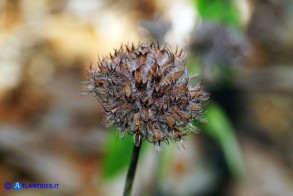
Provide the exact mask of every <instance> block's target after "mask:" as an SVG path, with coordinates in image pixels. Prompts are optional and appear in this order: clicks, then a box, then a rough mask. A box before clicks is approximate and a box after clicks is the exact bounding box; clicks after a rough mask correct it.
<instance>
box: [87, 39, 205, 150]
mask: <svg viewBox="0 0 293 196" xmlns="http://www.w3.org/2000/svg"><path fill="white" fill-rule="evenodd" d="M88 73H89V78H88V81H87V82H86V85H87V91H88V92H89V93H91V94H93V95H94V96H95V97H96V98H97V99H98V100H99V102H100V103H101V105H102V107H103V108H104V110H105V111H106V115H107V119H106V125H107V126H110V125H114V126H116V127H118V128H119V129H120V132H119V133H120V134H121V135H122V137H123V136H124V135H125V133H127V132H128V133H131V134H133V135H134V142H135V144H136V145H139V144H140V142H141V140H148V141H149V142H151V143H154V144H156V143H157V144H160V143H161V142H162V141H166V142H169V140H170V141H173V142H176V141H180V140H181V138H182V137H183V136H184V135H186V134H188V133H190V132H192V131H196V130H197V128H196V127H194V126H193V125H192V124H191V121H192V120H194V119H196V120H199V121H201V120H202V118H201V114H202V110H203V106H204V104H205V103H206V101H207V100H208V95H207V93H205V92H203V91H202V90H201V88H200V85H199V84H197V85H196V86H194V87H189V86H188V81H189V80H190V78H189V76H188V74H187V70H186V63H185V54H183V52H182V50H181V51H180V52H177V50H176V52H175V53H172V52H171V51H170V49H168V48H167V47H166V45H165V47H163V48H161V47H160V45H159V44H158V43H156V44H155V43H153V42H152V43H146V44H138V46H134V45H132V46H121V48H120V49H119V50H115V52H114V54H110V55H109V57H105V58H104V59H103V60H100V61H99V62H98V67H97V69H96V68H92V67H90V69H89V71H88ZM186 127H189V129H186Z"/></svg>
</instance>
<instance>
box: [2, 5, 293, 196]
mask: <svg viewBox="0 0 293 196" xmlns="http://www.w3.org/2000/svg"><path fill="white" fill-rule="evenodd" d="M150 40H158V41H159V42H160V43H164V42H167V43H169V44H170V46H171V47H172V48H173V49H174V50H175V48H176V46H178V47H179V48H183V49H184V50H185V51H186V52H187V53H188V54H189V57H188V69H189V73H190V74H191V75H192V74H196V73H200V80H201V82H202V85H203V86H204V89H205V90H207V91H208V92H210V93H211V99H210V103H209V105H208V107H207V108H206V110H205V113H204V114H203V115H204V116H205V118H206V119H207V121H208V123H206V124H201V125H199V126H200V127H201V132H200V133H199V134H193V135H189V136H188V137H186V138H185V140H184V141H183V145H184V147H183V146H181V145H180V144H170V145H169V146H168V145H163V146H162V150H161V152H160V153H158V152H157V151H156V149H155V148H154V147H153V145H152V144H148V143H144V145H143V151H142V154H141V157H140V160H139V165H138V171H137V176H136V179H135V183H134V190H133V195H162V196H164V195H237V196H238V195H239V196H242V195H245V196H246V195H253V196H254V195H256V196H258V195H259V196H262V195H278V196H286V195H288V196H289V195H293V170H292V168H293V142H292V141H293V132H292V130H293V115H292V109H293V66H292V65H293V1H291V0H279V1H276V0H210V1H205V0H161V1H155V0H140V1H137V0H84V1H80V0H58V1H52V0H0V184H1V185H0V195H102V196H104V195H105V196H107V195H121V194H122V191H123V186H124V181H125V177H126V170H127V165H128V163H129V160H130V154H131V149H132V144H133V143H132V137H131V136H129V137H126V138H125V139H123V140H121V139H119V138H118V137H117V132H116V130H115V128H110V129H108V130H107V129H106V128H105V127H104V125H103V118H104V116H103V115H104V112H103V110H102V108H101V107H100V105H99V103H98V101H97V100H95V98H94V97H91V96H82V95H81V94H82V85H81V82H82V81H85V80H86V78H87V73H86V69H88V68H89V66H90V65H91V64H93V66H95V65H96V62H97V60H98V57H99V56H100V57H103V56H105V55H108V54H109V52H113V49H114V48H119V47H120V46H121V44H122V43H123V44H127V43H138V42H139V41H140V42H148V41H150ZM195 123H196V122H195ZM16 181H18V182H21V183H26V184H29V183H53V184H55V183H58V184H59V188H58V189H22V190H20V191H15V190H9V191H8V190H5V189H4V183H5V182H16Z"/></svg>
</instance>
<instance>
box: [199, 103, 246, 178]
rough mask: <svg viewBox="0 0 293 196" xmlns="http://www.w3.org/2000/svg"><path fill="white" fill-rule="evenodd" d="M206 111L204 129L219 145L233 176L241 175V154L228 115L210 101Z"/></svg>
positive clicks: (242, 170)
mask: <svg viewBox="0 0 293 196" xmlns="http://www.w3.org/2000/svg"><path fill="white" fill-rule="evenodd" d="M206 111H207V112H206V117H207V119H208V123H207V124H206V125H204V130H205V131H206V133H207V134H209V135H210V136H211V137H212V138H214V139H215V140H216V141H217V142H218V143H219V145H220V146H221V148H222V150H223V152H224V156H225V159H226V162H227V164H228V167H229V169H230V171H231V173H232V174H233V175H234V176H235V177H242V176H243V175H244V170H245V169H244V165H243V160H242V155H241V151H240V148H239V144H238V141H237V138H236V137H235V134H234V132H235V131H234V129H233V127H232V125H231V123H230V121H229V119H228V117H227V116H226V115H225V112H224V111H223V110H222V109H221V107H220V106H218V105H217V104H215V103H210V104H209V106H208V107H207V110H206Z"/></svg>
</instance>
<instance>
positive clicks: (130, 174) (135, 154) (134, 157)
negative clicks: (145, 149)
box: [123, 143, 141, 196]
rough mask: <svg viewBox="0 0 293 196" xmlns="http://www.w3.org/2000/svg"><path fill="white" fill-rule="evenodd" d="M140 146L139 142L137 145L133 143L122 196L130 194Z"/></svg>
mask: <svg viewBox="0 0 293 196" xmlns="http://www.w3.org/2000/svg"><path fill="white" fill-rule="evenodd" d="M140 147H141V143H140V144H139V145H138V146H136V145H135V144H134V145H133V150H132V155H131V161H130V165H129V168H128V172H127V177H126V183H125V187H124V193H123V196H130V194H131V190H132V185H133V182H134V176H135V172H136V165H137V161H138V158H139V152H140Z"/></svg>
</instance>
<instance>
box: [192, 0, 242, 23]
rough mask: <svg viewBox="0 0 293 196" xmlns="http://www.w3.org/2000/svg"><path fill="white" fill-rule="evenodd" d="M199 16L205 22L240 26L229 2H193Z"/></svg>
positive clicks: (197, 0)
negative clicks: (210, 21) (211, 21)
mask: <svg viewBox="0 0 293 196" xmlns="http://www.w3.org/2000/svg"><path fill="white" fill-rule="evenodd" d="M194 2H195V5H196V8H197V11H198V13H199V15H200V16H201V17H202V18H203V19H205V20H213V21H216V22H223V23H228V24H231V25H235V26H238V25H239V24H240V22H239V18H238V15H237V10H236V9H235V6H234V5H233V3H232V1H231V0H194Z"/></svg>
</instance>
